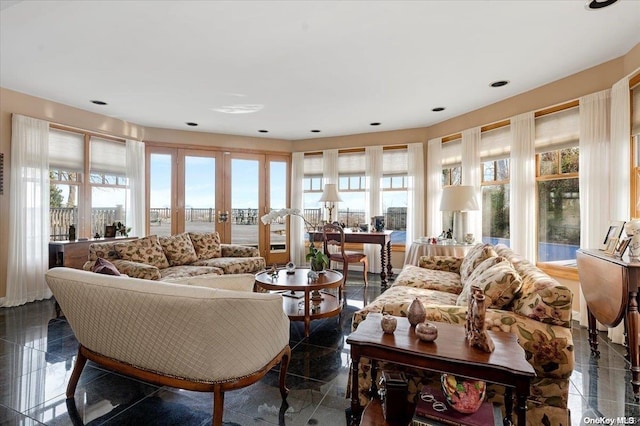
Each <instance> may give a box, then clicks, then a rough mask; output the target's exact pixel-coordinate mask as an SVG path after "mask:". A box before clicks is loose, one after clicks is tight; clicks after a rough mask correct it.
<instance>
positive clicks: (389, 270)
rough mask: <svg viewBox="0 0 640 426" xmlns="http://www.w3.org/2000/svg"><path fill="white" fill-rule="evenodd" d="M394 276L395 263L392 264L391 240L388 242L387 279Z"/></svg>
mask: <svg viewBox="0 0 640 426" xmlns="http://www.w3.org/2000/svg"><path fill="white" fill-rule="evenodd" d="M392 277H393V265H392V264H391V241H389V242H388V243H387V279H390V278H392Z"/></svg>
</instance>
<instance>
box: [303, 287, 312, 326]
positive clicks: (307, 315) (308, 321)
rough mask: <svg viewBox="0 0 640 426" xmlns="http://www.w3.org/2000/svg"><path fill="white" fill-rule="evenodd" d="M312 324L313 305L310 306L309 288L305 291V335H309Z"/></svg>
mask: <svg viewBox="0 0 640 426" xmlns="http://www.w3.org/2000/svg"><path fill="white" fill-rule="evenodd" d="M310 325H311V306H309V289H305V291H304V336H305V337H309V328H310Z"/></svg>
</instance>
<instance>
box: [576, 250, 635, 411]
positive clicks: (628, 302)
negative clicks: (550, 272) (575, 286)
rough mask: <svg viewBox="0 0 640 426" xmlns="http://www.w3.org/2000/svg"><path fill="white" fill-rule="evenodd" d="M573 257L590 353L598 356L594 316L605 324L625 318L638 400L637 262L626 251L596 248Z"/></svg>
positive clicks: (629, 354)
mask: <svg viewBox="0 0 640 426" xmlns="http://www.w3.org/2000/svg"><path fill="white" fill-rule="evenodd" d="M576 257H577V261H578V276H579V277H580V287H581V288H582V293H583V294H584V298H585V300H586V302H587V315H588V319H589V344H590V346H591V354H592V355H593V356H595V357H599V356H600V352H599V351H598V330H597V329H596V320H598V321H600V323H602V324H603V325H605V326H607V327H615V326H617V325H618V324H620V322H621V321H622V320H624V328H625V339H626V345H627V351H628V356H629V362H630V363H631V367H630V368H629V369H630V370H631V385H632V386H633V394H634V398H635V399H636V400H639V399H640V350H639V347H638V345H639V344H640V341H639V338H638V333H640V314H638V302H639V298H638V286H639V285H640V262H638V261H635V262H632V261H631V260H630V259H629V256H628V255H625V256H624V257H623V258H619V257H614V256H610V255H606V254H604V252H603V251H602V250H596V249H579V250H578V251H577V253H576Z"/></svg>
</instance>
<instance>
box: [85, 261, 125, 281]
mask: <svg viewBox="0 0 640 426" xmlns="http://www.w3.org/2000/svg"><path fill="white" fill-rule="evenodd" d="M91 270H92V271H93V272H95V273H97V274H105V275H115V276H117V277H118V276H120V272H119V271H118V269H117V268H116V267H115V265H114V264H113V263H111V262H109V261H108V260H106V259H103V258H101V257H99V258H98V259H97V260H96V263H94V264H93V268H91Z"/></svg>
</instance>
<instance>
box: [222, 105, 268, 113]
mask: <svg viewBox="0 0 640 426" xmlns="http://www.w3.org/2000/svg"><path fill="white" fill-rule="evenodd" d="M262 108H264V105H260V104H236V105H223V106H220V107H218V108H213V110H214V111H216V112H223V113H225V114H251V113H252V112H258V111H260V110H261V109H262Z"/></svg>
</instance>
